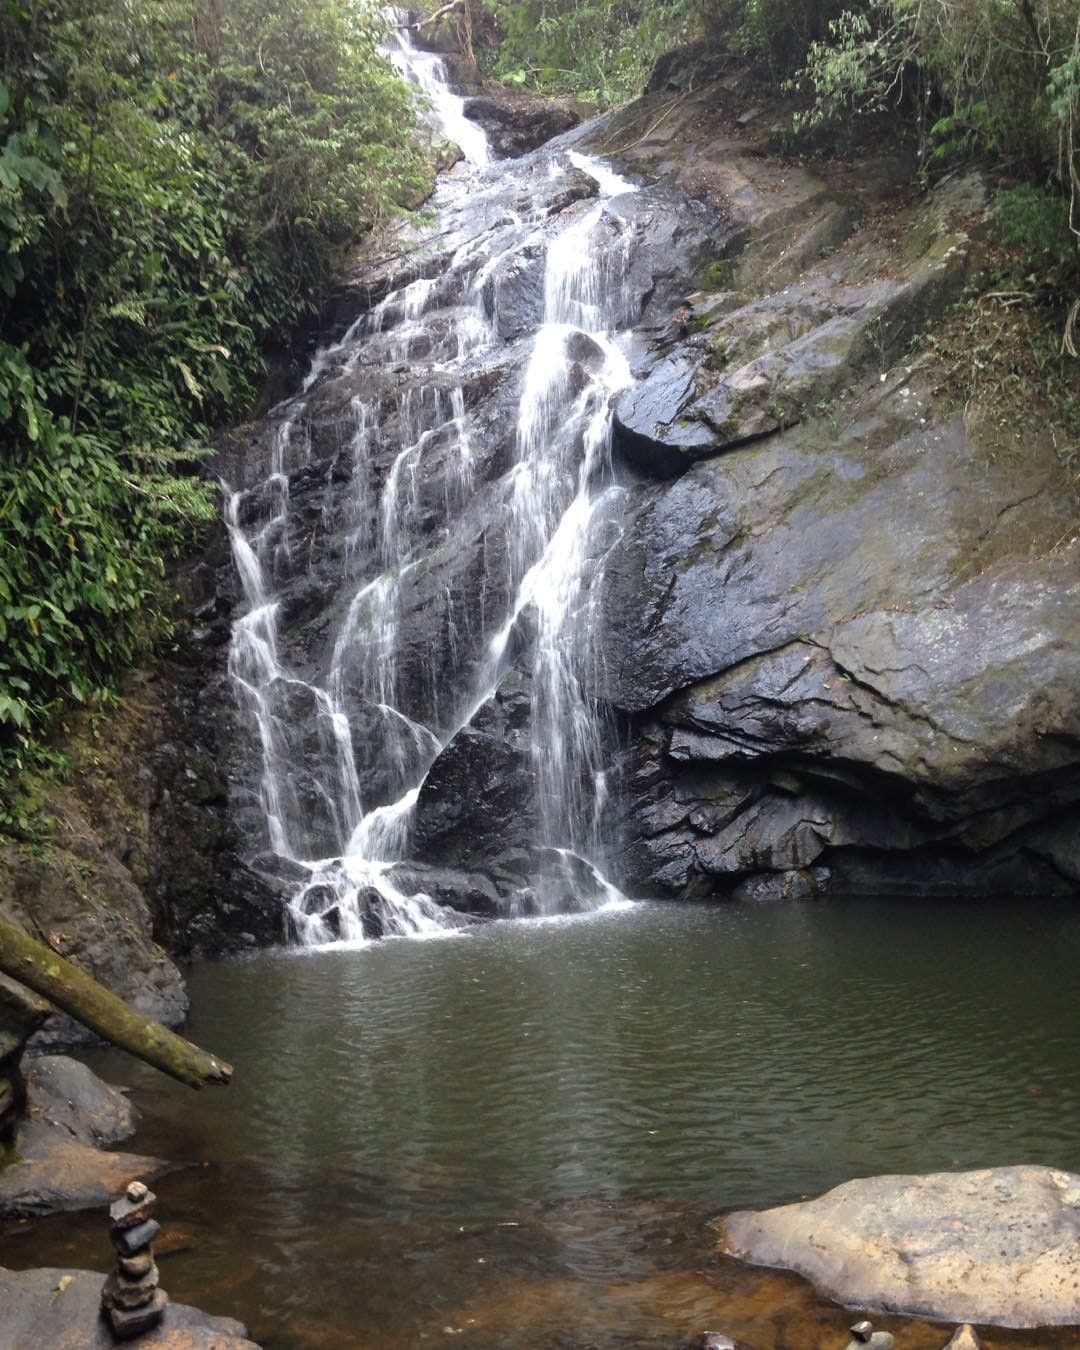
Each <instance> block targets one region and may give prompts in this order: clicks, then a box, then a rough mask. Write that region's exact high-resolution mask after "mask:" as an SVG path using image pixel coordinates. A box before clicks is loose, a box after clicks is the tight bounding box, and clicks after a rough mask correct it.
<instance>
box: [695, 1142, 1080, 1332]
mask: <svg viewBox="0 0 1080 1350" xmlns="http://www.w3.org/2000/svg"><path fill="white" fill-rule="evenodd" d="M718 1224H719V1228H720V1232H721V1244H722V1246H723V1249H724V1250H725V1251H726V1252H728V1253H729V1254H731V1255H734V1256H738V1257H740V1258H742V1259H743V1260H747V1261H751V1262H753V1263H754V1264H756V1265H766V1266H782V1267H784V1268H786V1269H791V1270H796V1271H798V1272H799V1273H800V1274H801V1275H805V1276H806V1278H807V1279H809V1280H811V1281H812V1282H813V1283H814V1284H815V1285H817V1286H818V1287H819V1288H820V1289H821V1290H823V1291H824V1292H825V1293H827V1294H828V1295H829V1296H830V1297H831V1298H835V1299H837V1300H838V1301H839V1302H841V1303H845V1304H848V1305H851V1306H857V1307H863V1308H875V1309H879V1310H882V1311H886V1312H896V1313H904V1314H909V1315H911V1316H918V1317H928V1318H934V1319H937V1320H941V1321H949V1322H980V1323H992V1324H994V1325H999V1326H1007V1327H1034V1326H1060V1325H1068V1324H1072V1323H1075V1322H1076V1321H1077V1319H1078V1317H1080V1294H1078V1292H1077V1291H1078V1289H1080V1176H1077V1175H1075V1174H1073V1173H1070V1172H1059V1171H1055V1170H1054V1169H1053V1168H1049V1167H1029V1166H1024V1167H999V1168H990V1169H987V1170H984V1171H979V1172H958V1173H934V1174H930V1175H927V1176H884V1177H868V1178H866V1179H864V1180H859V1181H849V1182H846V1183H845V1184H844V1185H842V1186H837V1187H836V1189H835V1190H832V1191H829V1192H828V1193H827V1194H825V1195H823V1196H820V1197H818V1198H817V1199H816V1200H809V1201H806V1202H805V1203H803V1204H797V1205H785V1206H782V1207H781V1208H779V1209H770V1210H763V1211H761V1212H755V1211H752V1210H744V1211H740V1212H738V1213H735V1214H729V1215H727V1216H726V1217H725V1218H723V1219H722V1220H720V1221H718ZM950 1344H951V1342H950Z"/></svg>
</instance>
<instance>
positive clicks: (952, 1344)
mask: <svg viewBox="0 0 1080 1350" xmlns="http://www.w3.org/2000/svg"><path fill="white" fill-rule="evenodd" d="M944 1350H982V1341H981V1340H980V1339H979V1334H978V1332H977V1331H976V1330H975V1328H974V1327H973V1326H971V1324H970V1323H965V1324H964V1325H963V1326H962V1327H957V1328H956V1330H955V1331H954V1332H953V1334H952V1335H951V1336H950V1337H949V1339H948V1341H947V1342H946V1344H945V1347H944Z"/></svg>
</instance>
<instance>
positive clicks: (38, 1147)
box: [0, 1055, 168, 1218]
mask: <svg viewBox="0 0 1080 1350" xmlns="http://www.w3.org/2000/svg"><path fill="white" fill-rule="evenodd" d="M135 1121H136V1112H135V1109H134V1107H132V1105H131V1103H130V1102H129V1101H128V1099H127V1098H126V1097H125V1096H124V1094H123V1093H122V1092H120V1091H119V1090H118V1089H117V1088H114V1087H111V1086H110V1085H109V1084H108V1083H103V1082H102V1081H101V1079H100V1078H98V1077H97V1076H96V1075H95V1074H93V1073H91V1071H90V1070H89V1069H88V1068H87V1067H86V1065H85V1064H80V1063H79V1062H78V1061H77V1060H74V1059H69V1058H68V1057H67V1056H66V1055H50V1056H46V1057H44V1058H40V1059H34V1060H31V1061H29V1064H28V1066H27V1067H26V1104H25V1114H24V1115H23V1117H22V1119H21V1121H20V1122H19V1125H18V1128H17V1131H16V1133H15V1139H14V1149H13V1152H12V1158H13V1160H12V1161H10V1162H9V1163H8V1165H7V1166H6V1167H2V1168H0V1216H4V1217H18V1218H22V1217H27V1216H34V1217H38V1216H41V1215H45V1214H57V1213H61V1212H67V1211H71V1210H79V1209H96V1208H97V1207H98V1206H104V1205H107V1204H108V1203H109V1201H110V1200H111V1199H112V1198H113V1197H115V1196H116V1195H118V1194H119V1193H120V1192H121V1191H122V1190H123V1189H124V1187H125V1186H126V1185H127V1184H128V1182H129V1181H133V1180H134V1179H136V1178H140V1179H144V1180H145V1179H147V1178H149V1177H152V1176H155V1175H156V1174H157V1173H159V1172H161V1171H163V1170H164V1169H165V1168H166V1167H167V1165H168V1164H166V1163H164V1162H162V1161H161V1159H159V1158H151V1157H147V1156H145V1155H142V1154H134V1153H110V1152H106V1151H105V1149H104V1146H106V1145H109V1144H115V1143H119V1142H120V1141H121V1140H123V1139H126V1138H128V1136H129V1135H131V1134H132V1133H133V1131H134V1129H135Z"/></svg>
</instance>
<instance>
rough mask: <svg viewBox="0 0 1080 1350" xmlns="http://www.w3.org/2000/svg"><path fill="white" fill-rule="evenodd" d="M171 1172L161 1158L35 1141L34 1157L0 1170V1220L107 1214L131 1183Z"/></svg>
mask: <svg viewBox="0 0 1080 1350" xmlns="http://www.w3.org/2000/svg"><path fill="white" fill-rule="evenodd" d="M168 1168H169V1164H168V1163H167V1162H164V1161H162V1159H160V1158H149V1157H146V1156H145V1155H143V1154H139V1153H105V1152H103V1151H102V1150H101V1149H97V1148H91V1147H90V1146H89V1145H88V1144H81V1143H79V1142H78V1141H77V1140H74V1139H66V1140H65V1139H63V1138H61V1137H57V1138H55V1139H52V1140H45V1141H42V1140H35V1141H34V1155H33V1156H32V1157H25V1158H23V1160H22V1161H20V1162H15V1163H12V1164H11V1165H10V1166H8V1167H5V1168H3V1169H2V1170H0V1217H4V1218H32V1217H41V1216H42V1215H45V1214H61V1213H65V1212H67V1211H69V1210H77V1209H99V1208H100V1209H101V1210H102V1211H104V1210H105V1209H106V1207H107V1206H108V1204H109V1202H110V1200H114V1199H115V1198H116V1196H117V1195H119V1194H120V1192H121V1191H123V1189H124V1188H125V1186H127V1184H128V1182H129V1181H134V1180H135V1178H136V1177H138V1178H140V1179H141V1180H143V1181H146V1180H148V1179H149V1178H151V1177H154V1176H157V1175H159V1174H160V1173H161V1172H164V1171H167V1170H168Z"/></svg>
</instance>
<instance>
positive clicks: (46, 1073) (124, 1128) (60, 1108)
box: [25, 1055, 138, 1148]
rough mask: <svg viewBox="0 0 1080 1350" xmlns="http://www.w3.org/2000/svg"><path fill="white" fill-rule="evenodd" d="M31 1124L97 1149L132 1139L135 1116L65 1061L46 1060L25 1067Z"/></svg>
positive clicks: (110, 1090)
mask: <svg viewBox="0 0 1080 1350" xmlns="http://www.w3.org/2000/svg"><path fill="white" fill-rule="evenodd" d="M25 1069H26V1086H27V1098H28V1107H29V1112H30V1117H31V1124H35V1125H42V1124H45V1125H47V1126H48V1127H49V1128H50V1129H57V1130H64V1131H66V1132H67V1133H68V1134H69V1135H70V1136H71V1138H73V1139H77V1140H78V1141H79V1142H80V1143H83V1144H89V1145H91V1146H93V1147H96V1148H102V1147H105V1146H106V1145H108V1144H118V1143H120V1142H121V1140H124V1139H128V1138H130V1136H131V1135H132V1134H134V1133H135V1125H136V1122H137V1120H138V1112H137V1111H136V1110H135V1107H134V1106H133V1105H132V1104H131V1102H130V1101H129V1100H128V1098H127V1097H126V1096H125V1094H124V1093H122V1092H121V1091H120V1090H119V1089H118V1088H114V1087H111V1086H110V1085H109V1084H108V1083H105V1082H103V1081H102V1080H101V1079H100V1078H98V1077H97V1075H96V1074H94V1073H92V1072H91V1071H90V1069H88V1068H87V1067H86V1065H85V1064H81V1063H79V1061H78V1060H75V1059H71V1058H69V1057H68V1056H67V1055H47V1056H44V1057H42V1058H39V1059H32V1060H30V1061H29V1062H28V1063H27V1064H26V1065H25Z"/></svg>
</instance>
